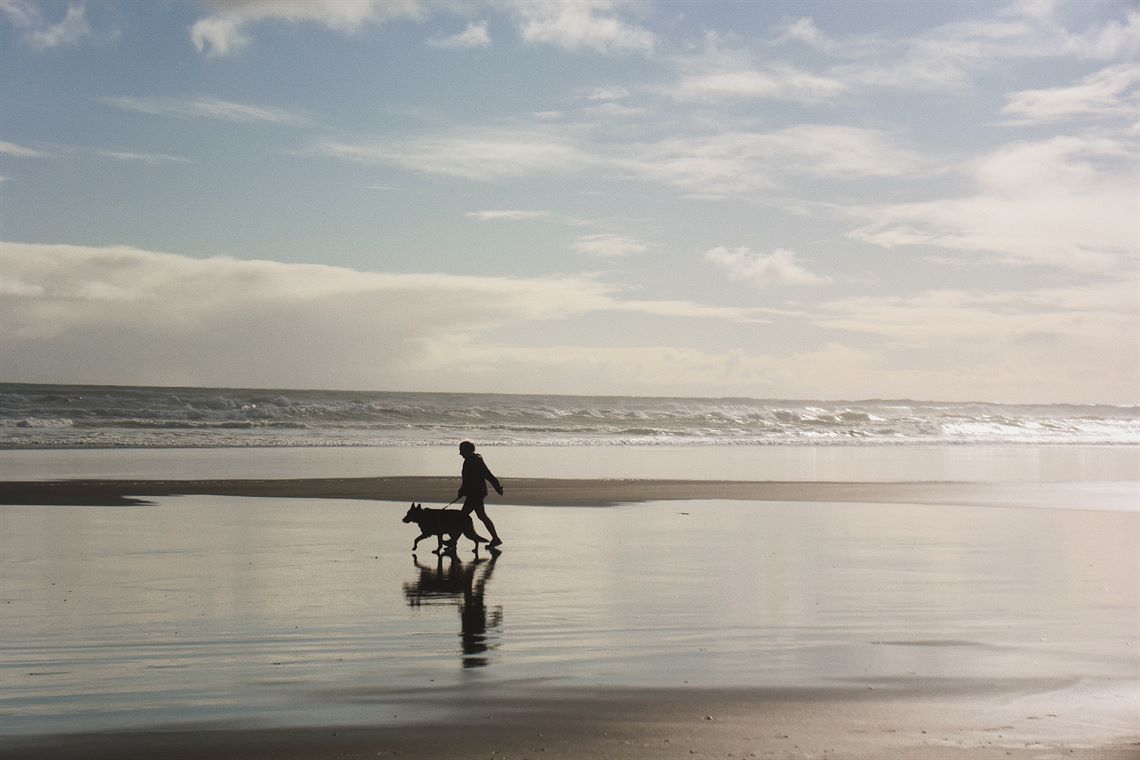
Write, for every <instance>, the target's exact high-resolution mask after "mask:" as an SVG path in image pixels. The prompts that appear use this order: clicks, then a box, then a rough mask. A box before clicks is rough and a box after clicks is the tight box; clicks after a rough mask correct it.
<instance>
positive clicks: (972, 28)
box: [799, 3, 1140, 91]
mask: <svg viewBox="0 0 1140 760" xmlns="http://www.w3.org/2000/svg"><path fill="white" fill-rule="evenodd" d="M978 7H984V6H978ZM1057 8H1058V6H1057V5H1056V4H1054V3H1014V4H1012V5H1009V6H1007V7H1006V8H1004V9H1003V10H1002V11H1001V12H999V13H998V14H997V15H996V16H994V17H991V18H979V19H971V20H967V21H958V22H953V23H949V24H944V25H942V26H939V27H936V28H934V29H932V30H930V31H928V32H925V33H922V34H919V35H917V36H914V37H912V38H907V39H876V38H864V39H836V40H830V41H829V42H831V44H830V45H829V46H828V48H827V52H829V53H832V54H834V55H836V56H839V57H845V58H848V59H849V60H848V61H847V62H844V63H841V64H839V65H836V66H834V67H833V68H832V69H831V70H830V71H829V74H830V75H831V76H833V77H835V78H837V79H839V80H841V81H843V82H845V83H847V84H848V85H850V86H851V87H853V88H854V87H857V86H862V87H875V88H889V89H909V90H916V89H917V90H931V89H933V90H948V91H954V90H958V91H966V90H969V89H970V88H972V87H973V86H974V77H975V75H976V74H977V73H978V72H981V71H986V70H993V69H994V68H995V67H996V66H998V65H1002V64H1003V62H1006V61H1017V60H1028V61H1033V60H1038V59H1045V58H1057V59H1065V58H1067V59H1075V60H1098V61H1113V60H1120V59H1129V60H1134V59H1135V57H1136V55H1137V54H1138V52H1140V12H1137V11H1135V10H1131V9H1128V10H1125V11H1124V13H1123V14H1122V17H1121V18H1120V19H1114V20H1107V21H1098V22H1096V23H1093V24H1091V25H1090V26H1089V27H1088V28H1086V29H1085V30H1083V31H1080V32H1072V31H1070V30H1069V29H1067V28H1066V27H1065V25H1064V24H1063V23H1062V22H1061V20H1059V19H1058V18H1057ZM808 31H810V30H808V29H807V28H806V27H805V28H804V29H801V30H800V32H799V34H808Z"/></svg>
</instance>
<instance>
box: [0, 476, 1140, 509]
mask: <svg viewBox="0 0 1140 760" xmlns="http://www.w3.org/2000/svg"><path fill="white" fill-rule="evenodd" d="M456 483H457V481H456V479H455V478H446V477H431V476H401V477H372V478H281V479H207V480H49V481H0V504H25V505H37V504H41V505H50V504H66V505H74V506H119V505H129V504H145V503H149V500H150V499H153V498H155V497H163V496H180V495H182V496H186V495H212V496H247V497H267V498H279V499H294V498H304V499H365V500H376V501H397V502H399V501H422V502H425V503H426V504H425V505H426V506H432V504H431V502H436V505H438V503H446V501H447V499H448V498H449V497H451V496H452V495H453V494H454V493H455V488H456ZM1138 493H1140V484H1137V483H1136V482H1112V483H979V482H968V483H967V482H938V483H915V482H898V483H863V482H858V483H839V482H779V481H726V480H665V479H590V478H582V479H571V478H513V479H511V480H510V481H509V482H508V484H507V486H506V490H505V493H504V494H503V495H502V496H499V495H494V494H492V495H491V496H490V498H489V501H490V502H493V503H498V504H514V505H531V506H608V505H613V504H623V503H635V502H646V501H666V500H668V501H675V500H692V499H736V500H747V501H825V502H877V503H893V504H899V503H913V504H956V505H967V506H1026V507H1042V506H1046V507H1047V506H1064V507H1068V508H1082V507H1084V506H1085V505H1086V504H1088V503H1090V502H1094V501H1095V502H1096V504H1095V505H1094V507H1093V508H1109V509H1111V508H1124V509H1128V508H1130V507H1132V508H1134V507H1135V504H1136V503H1137V501H1136V500H1137V495H1138Z"/></svg>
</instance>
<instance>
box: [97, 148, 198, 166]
mask: <svg viewBox="0 0 1140 760" xmlns="http://www.w3.org/2000/svg"><path fill="white" fill-rule="evenodd" d="M96 153H97V155H100V156H103V157H104V158H112V159H114V160H116V161H138V162H140V163H144V164H149V165H151V166H157V165H158V164H165V163H179V164H188V163H190V159H188V158H182V157H181V156H171V155H168V154H166V153H131V152H128V151H122V150H100V151H96Z"/></svg>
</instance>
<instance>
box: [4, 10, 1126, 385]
mask: <svg viewBox="0 0 1140 760" xmlns="http://www.w3.org/2000/svg"><path fill="white" fill-rule="evenodd" d="M1138 203H1140V6H1137V5H1136V4H1135V3H1131V2H1095V1H1092V0H1089V1H1082V2H1060V1H1058V2H1014V3H1004V2H952V1H949V2H937V3H935V2H918V1H915V2H850V3H840V2H818V3H814V2H795V3H790V2H764V3H760V2H756V3H752V2H716V1H715V0H698V1H697V2H684V1H682V0H677V1H669V2H666V1H664V0H659V1H657V2H653V1H649V0H647V1H645V2H608V1H606V0H588V1H583V2H563V3H555V2H533V1H532V0H487V1H485V2H466V1H464V0H451V1H445V0H441V1H439V2H428V1H427V0H387V1H386V2H373V1H371V0H326V1H322V0H305V1H300V0H276V1H273V2H267V1H265V0H243V1H241V2H236V1H233V2H223V1H221V0H218V1H215V2H174V1H173V0H169V1H163V2H148V3H140V2H114V0H106V1H100V2H86V3H84V2H76V1H73V2H46V1H45V2H36V1H35V0H0V241H2V242H0V381H7V382H37V383H95V384H125V385H206V386H228V387H269V388H300V387H304V388H326V389H359V390H403V391H416V390H422V391H472V392H506V393H571V394H600V395H651V396H714V397H720V396H750V397H756V398H797V399H862V398H912V399H927V400H946V401H962V400H975V401H1005V402H1025V403H1048V402H1069V403H1113V404H1138V403H1140V207H1138Z"/></svg>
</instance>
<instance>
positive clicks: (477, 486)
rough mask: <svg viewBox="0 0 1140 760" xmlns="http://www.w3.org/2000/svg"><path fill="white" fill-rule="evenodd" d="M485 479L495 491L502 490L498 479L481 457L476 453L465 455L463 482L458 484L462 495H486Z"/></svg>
mask: <svg viewBox="0 0 1140 760" xmlns="http://www.w3.org/2000/svg"><path fill="white" fill-rule="evenodd" d="M487 481H490V482H491V485H493V486H494V487H495V490H496V491H501V490H503V487H502V486H501V485H499V479H498V478H496V477H495V476H494V475H493V474H492V473H491V471H490V470H489V469H487V463H486V462H484V461H483V457H481V456H479V455H478V454H472V455H471V456H469V457H465V458H464V460H463V484H462V485H461V486H459V493H460V494H461V495H462V496H486V495H487Z"/></svg>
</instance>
